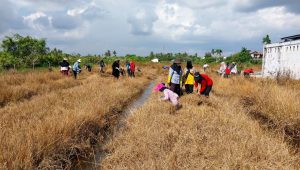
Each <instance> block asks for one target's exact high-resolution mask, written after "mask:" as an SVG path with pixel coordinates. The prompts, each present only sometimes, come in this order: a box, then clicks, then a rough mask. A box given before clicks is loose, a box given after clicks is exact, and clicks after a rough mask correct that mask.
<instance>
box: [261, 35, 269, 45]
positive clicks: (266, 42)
mask: <svg viewBox="0 0 300 170" xmlns="http://www.w3.org/2000/svg"><path fill="white" fill-rule="evenodd" d="M262 42H263V44H271V39H270V37H269V35H266V36H265V37H263V39H262Z"/></svg>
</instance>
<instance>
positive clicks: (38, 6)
mask: <svg viewBox="0 0 300 170" xmlns="http://www.w3.org/2000/svg"><path fill="white" fill-rule="evenodd" d="M0 4H1V5H0V40H2V39H3V38H4V37H5V36H11V35H13V34H14V33H18V34H20V35H23V36H25V35H30V36H33V37H35V38H46V39H47V43H48V46H49V47H50V48H54V47H56V48H59V49H61V50H63V51H65V52H67V53H80V54H82V55H87V54H104V52H105V51H107V50H116V52H117V53H118V55H126V54H137V55H142V56H145V55H148V54H149V53H150V52H151V51H153V52H154V53H160V52H163V53H168V52H173V53H178V52H188V53H189V54H195V53H198V54H199V55H203V54H204V53H205V52H209V51H211V49H216V48H218V49H222V50H223V52H224V55H230V54H232V53H235V52H238V51H240V50H241V48H242V47H246V48H248V49H250V50H258V51H261V50H262V37H264V36H265V35H266V34H269V35H270V38H271V40H272V42H278V41H280V38H281V37H285V36H289V35H295V34H300V0H143V1H142V0H0Z"/></svg>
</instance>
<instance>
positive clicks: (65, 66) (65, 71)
mask: <svg viewBox="0 0 300 170" xmlns="http://www.w3.org/2000/svg"><path fill="white" fill-rule="evenodd" d="M59 65H60V72H61V73H62V75H65V76H68V75H69V69H70V67H69V66H70V64H69V62H68V59H67V58H64V59H63V61H62V62H60V63H59Z"/></svg>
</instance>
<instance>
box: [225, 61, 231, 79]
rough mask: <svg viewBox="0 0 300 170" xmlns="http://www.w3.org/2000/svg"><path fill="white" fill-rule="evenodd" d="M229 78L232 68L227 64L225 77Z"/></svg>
mask: <svg viewBox="0 0 300 170" xmlns="http://www.w3.org/2000/svg"><path fill="white" fill-rule="evenodd" d="M229 76H230V66H229V64H226V69H225V75H224V77H225V78H229Z"/></svg>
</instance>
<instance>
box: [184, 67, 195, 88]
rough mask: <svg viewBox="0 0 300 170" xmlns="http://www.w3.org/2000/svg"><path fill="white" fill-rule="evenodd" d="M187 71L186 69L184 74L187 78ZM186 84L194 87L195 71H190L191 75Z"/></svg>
mask: <svg viewBox="0 0 300 170" xmlns="http://www.w3.org/2000/svg"><path fill="white" fill-rule="evenodd" d="M187 71H188V70H187V69H185V71H184V73H185V76H186V74H187ZM184 84H189V85H193V84H194V69H190V73H189V75H188V76H187V78H186V80H185V82H184Z"/></svg>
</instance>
